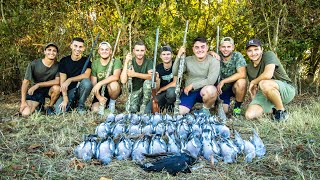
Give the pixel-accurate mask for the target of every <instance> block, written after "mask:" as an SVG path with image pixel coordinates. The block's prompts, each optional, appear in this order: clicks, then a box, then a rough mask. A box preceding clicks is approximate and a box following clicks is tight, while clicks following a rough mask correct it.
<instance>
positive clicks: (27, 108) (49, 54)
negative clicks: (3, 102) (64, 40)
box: [20, 43, 60, 117]
mask: <svg viewBox="0 0 320 180" xmlns="http://www.w3.org/2000/svg"><path fill="white" fill-rule="evenodd" d="M57 54H58V47H57V45H55V44H54V43H49V44H47V45H46V46H45V48H44V55H45V57H44V58H43V59H37V60H34V61H32V62H31V63H30V64H29V65H28V67H27V70H26V73H25V76H24V80H23V82H22V86H21V105H20V113H21V114H22V116H24V117H25V116H29V115H30V114H32V113H33V112H34V111H35V109H36V108H37V107H40V109H41V108H42V107H43V106H44V104H45V98H46V97H49V98H50V102H49V106H48V108H47V113H48V114H51V113H52V112H53V108H52V106H53V105H54V103H55V102H56V101H57V99H58V97H59V95H60V86H59V73H58V67H59V65H58V63H57V62H56V58H57ZM30 81H32V82H33V83H34V84H33V86H31V87H30V88H29V89H28V86H29V83H30Z"/></svg>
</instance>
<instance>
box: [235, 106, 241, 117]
mask: <svg viewBox="0 0 320 180" xmlns="http://www.w3.org/2000/svg"><path fill="white" fill-rule="evenodd" d="M233 115H234V116H240V115H241V108H238V107H237V108H234V109H233Z"/></svg>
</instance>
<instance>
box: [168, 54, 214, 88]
mask: <svg viewBox="0 0 320 180" xmlns="http://www.w3.org/2000/svg"><path fill="white" fill-rule="evenodd" d="M179 65H180V58H176V60H175V62H174V64H173V74H174V75H175V76H176V75H177V74H178V69H179ZM185 71H186V74H185V75H186V84H185V87H186V86H188V85H190V84H192V85H193V89H194V90H198V89H200V88H203V87H204V86H207V85H214V84H215V83H216V81H217V79H218V76H219V73H220V62H219V61H218V60H217V59H215V58H214V57H212V56H210V55H207V57H206V58H205V60H203V61H201V62H200V61H198V60H197V58H196V56H194V55H193V56H188V57H186V59H185V61H184V69H183V72H185Z"/></svg>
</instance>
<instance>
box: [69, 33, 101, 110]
mask: <svg viewBox="0 0 320 180" xmlns="http://www.w3.org/2000/svg"><path fill="white" fill-rule="evenodd" d="M99 36H100V32H99V33H98V35H97V36H96V40H95V41H94V42H93V45H92V48H91V50H90V54H89V57H88V58H87V60H86V62H85V63H84V65H83V68H82V70H81V74H83V73H84V72H85V71H86V69H87V67H88V65H89V62H90V59H91V57H92V54H93V50H94V48H95V47H96V45H97V42H98V39H99ZM79 86H80V81H78V83H77V86H76V88H74V91H73V94H74V96H73V97H72V99H70V101H69V103H68V105H67V108H66V111H68V110H69V109H70V106H71V105H72V104H73V103H74V102H73V101H74V98H75V97H76V93H77V91H78V88H79Z"/></svg>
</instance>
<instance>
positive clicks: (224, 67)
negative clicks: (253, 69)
mask: <svg viewBox="0 0 320 180" xmlns="http://www.w3.org/2000/svg"><path fill="white" fill-rule="evenodd" d="M246 66H247V63H246V60H245V59H244V57H243V55H242V54H241V53H240V52H233V53H232V55H231V58H230V60H229V61H227V62H223V61H222V60H221V62H220V77H221V80H222V79H226V78H228V77H230V76H232V75H233V74H235V73H237V69H239V68H240V67H246ZM231 85H232V83H229V84H225V85H224V86H223V89H226V88H227V87H229V86H231Z"/></svg>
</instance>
